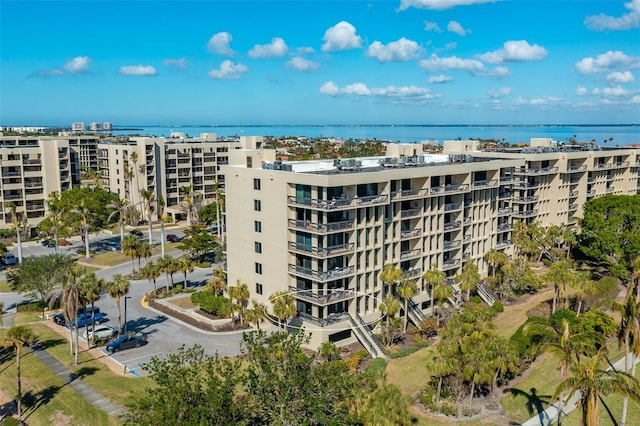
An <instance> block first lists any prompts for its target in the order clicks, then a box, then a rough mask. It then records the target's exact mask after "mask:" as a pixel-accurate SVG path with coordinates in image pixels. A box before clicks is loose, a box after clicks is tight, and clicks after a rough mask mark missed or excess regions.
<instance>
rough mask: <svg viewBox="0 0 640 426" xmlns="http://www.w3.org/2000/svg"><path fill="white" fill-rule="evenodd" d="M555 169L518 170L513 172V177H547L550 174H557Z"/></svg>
mask: <svg viewBox="0 0 640 426" xmlns="http://www.w3.org/2000/svg"><path fill="white" fill-rule="evenodd" d="M557 172H558V168H557V167H539V168H538V167H536V168H533V169H520V170H515V171H514V172H513V174H515V175H547V174H551V173H557Z"/></svg>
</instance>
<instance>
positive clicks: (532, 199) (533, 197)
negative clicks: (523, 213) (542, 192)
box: [513, 195, 538, 203]
mask: <svg viewBox="0 0 640 426" xmlns="http://www.w3.org/2000/svg"><path fill="white" fill-rule="evenodd" d="M513 201H516V202H518V203H534V202H536V201H538V196H536V195H531V196H529V197H516V198H514V199H513Z"/></svg>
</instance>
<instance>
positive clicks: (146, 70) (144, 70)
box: [118, 65, 158, 77]
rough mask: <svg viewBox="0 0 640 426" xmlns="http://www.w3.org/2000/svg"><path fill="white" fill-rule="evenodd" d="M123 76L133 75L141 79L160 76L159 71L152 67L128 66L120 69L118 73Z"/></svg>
mask: <svg viewBox="0 0 640 426" xmlns="http://www.w3.org/2000/svg"><path fill="white" fill-rule="evenodd" d="M118 72H119V73H120V74H122V75H133V76H141V77H149V76H154V75H157V74H158V71H156V69H155V68H154V67H152V66H151V65H127V66H123V67H120V71H118Z"/></svg>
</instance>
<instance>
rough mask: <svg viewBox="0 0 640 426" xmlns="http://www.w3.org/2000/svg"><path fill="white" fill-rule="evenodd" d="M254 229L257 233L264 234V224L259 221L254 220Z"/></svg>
mask: <svg viewBox="0 0 640 426" xmlns="http://www.w3.org/2000/svg"><path fill="white" fill-rule="evenodd" d="M253 229H254V230H255V231H256V232H262V222H260V221H259V220H254V221H253Z"/></svg>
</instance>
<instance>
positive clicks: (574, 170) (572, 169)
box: [567, 164, 587, 173]
mask: <svg viewBox="0 0 640 426" xmlns="http://www.w3.org/2000/svg"><path fill="white" fill-rule="evenodd" d="M585 170H587V166H586V164H583V165H582V166H569V167H567V171H568V172H569V173H578V172H584V171H585Z"/></svg>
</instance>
